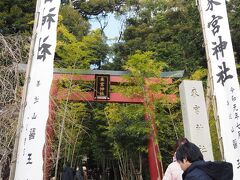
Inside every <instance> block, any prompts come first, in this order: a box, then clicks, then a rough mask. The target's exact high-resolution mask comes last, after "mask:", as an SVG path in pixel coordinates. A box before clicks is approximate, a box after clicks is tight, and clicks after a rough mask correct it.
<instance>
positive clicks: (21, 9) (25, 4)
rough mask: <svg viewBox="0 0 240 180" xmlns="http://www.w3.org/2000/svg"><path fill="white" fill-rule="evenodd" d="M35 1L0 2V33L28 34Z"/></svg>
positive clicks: (15, 0) (12, 0)
mask: <svg viewBox="0 0 240 180" xmlns="http://www.w3.org/2000/svg"><path fill="white" fill-rule="evenodd" d="M35 4H36V0H28V1H24V0H0V17H1V18H0V33H2V34H14V33H24V32H27V33H30V32H31V31H32V27H33V19H34V12H35Z"/></svg>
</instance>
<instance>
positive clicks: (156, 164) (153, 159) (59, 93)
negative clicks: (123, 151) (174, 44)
mask: <svg viewBox="0 0 240 180" xmlns="http://www.w3.org/2000/svg"><path fill="white" fill-rule="evenodd" d="M79 71H80V72H79ZM70 73H71V74H70ZM170 73H171V74H165V76H169V75H171V76H173V77H174V76H175V77H180V76H181V75H180V76H179V74H177V75H176V73H182V72H180V71H174V72H170ZM174 73H175V75H174ZM95 74H101V75H104V74H108V75H110V84H119V83H122V82H126V80H125V79H124V78H123V77H122V76H123V75H124V74H127V72H126V71H102V70H92V71H88V70H70V71H69V70H63V69H59V70H58V69H55V72H54V76H53V82H52V87H51V92H50V93H51V97H53V98H56V99H58V100H65V99H66V94H67V89H61V90H60V89H58V83H59V81H60V80H63V79H66V78H67V79H70V80H72V81H79V80H81V81H94V80H95ZM163 76H164V75H163ZM159 80H160V78H154V79H148V81H147V82H148V83H149V82H150V83H157V82H159ZM166 82H168V83H172V79H170V78H167V79H166ZM148 95H149V98H150V102H153V100H154V99H156V98H160V97H161V96H163V94H161V93H159V94H152V93H150V92H148ZM166 96H167V97H168V98H169V100H170V101H174V100H175V99H176V96H175V95H166ZM68 100H69V101H81V102H86V101H88V102H108V103H138V104H144V105H146V103H145V102H144V99H143V98H141V97H134V98H129V97H126V96H124V95H123V94H121V93H113V92H110V98H109V99H95V98H94V92H72V93H70V94H69V96H68ZM150 106H151V107H150V108H152V109H154V105H153V103H152V104H150ZM151 118H154V117H151ZM54 119H55V104H54V101H53V99H52V100H51V101H50V113H49V120H48V123H47V128H46V131H47V133H46V134H47V135H48V137H47V138H46V139H47V142H46V146H47V147H46V148H47V150H46V157H47V159H48V158H49V157H50V152H51V149H50V144H51V140H52V137H51V136H52V134H53V132H52V131H53V130H52V123H53V122H54ZM145 120H147V121H148V120H150V116H149V114H148V113H145ZM156 136H157V131H156V127H155V123H153V124H152V132H151V134H150V136H149V140H148V161H149V168H150V176H151V180H161V179H162V177H163V168H162V167H163V166H162V162H161V161H160V159H159V155H160V150H159V146H158V144H157V143H155V142H156V141H155V139H156ZM47 161H49V159H48V160H47ZM47 164H49V162H45V166H46V167H45V171H46V172H45V175H46V177H47V174H48V172H49V167H48V165H47Z"/></svg>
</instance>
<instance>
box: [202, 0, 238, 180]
mask: <svg viewBox="0 0 240 180" xmlns="http://www.w3.org/2000/svg"><path fill="white" fill-rule="evenodd" d="M198 3H199V6H198V7H199V11H200V15H201V21H202V27H203V34H204V41H205V47H206V54H207V58H208V68H209V74H210V75H211V76H212V80H213V83H212V84H213V93H214V95H215V97H216V104H217V114H218V116H219V122H220V129H221V131H220V134H221V136H222V141H223V149H224V159H225V160H226V161H228V162H231V163H232V165H233V172H234V180H237V179H239V177H240V117H239V116H240V114H239V113H240V90H239V82H238V77H237V72H236V65H235V60H234V54H233V48H232V41H231V36H230V31H229V24H228V17H227V11H226V2H225V0H199V1H198Z"/></svg>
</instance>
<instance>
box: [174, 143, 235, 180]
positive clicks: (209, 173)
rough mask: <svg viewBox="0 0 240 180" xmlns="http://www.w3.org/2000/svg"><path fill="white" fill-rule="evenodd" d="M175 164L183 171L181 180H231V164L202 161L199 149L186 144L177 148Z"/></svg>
mask: <svg viewBox="0 0 240 180" xmlns="http://www.w3.org/2000/svg"><path fill="white" fill-rule="evenodd" d="M176 159H177V162H178V163H179V164H180V166H181V169H182V170H183V171H184V173H183V175H182V178H183V180H232V179H233V169H232V164H231V163H228V162H220V161H219V162H211V161H207V162H206V161H204V160H203V155H202V153H201V151H200V149H199V148H198V147H197V146H196V145H195V144H193V143H191V142H187V143H185V144H182V145H180V146H179V147H178V149H177V152H176Z"/></svg>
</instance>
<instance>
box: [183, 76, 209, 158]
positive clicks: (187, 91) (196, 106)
mask: <svg viewBox="0 0 240 180" xmlns="http://www.w3.org/2000/svg"><path fill="white" fill-rule="evenodd" d="M179 89H180V99H181V109H182V116H183V125H184V135H185V137H186V138H187V139H188V140H189V141H191V142H193V143H195V144H196V145H197V146H198V147H199V148H200V150H201V152H202V154H203V156H204V159H205V160H213V152H212V142H211V137H210V131H209V124H208V115H207V109H206V104H205V98H204V91H203V86H202V82H201V81H190V80H184V81H183V82H182V83H181V84H180V86H179Z"/></svg>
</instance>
